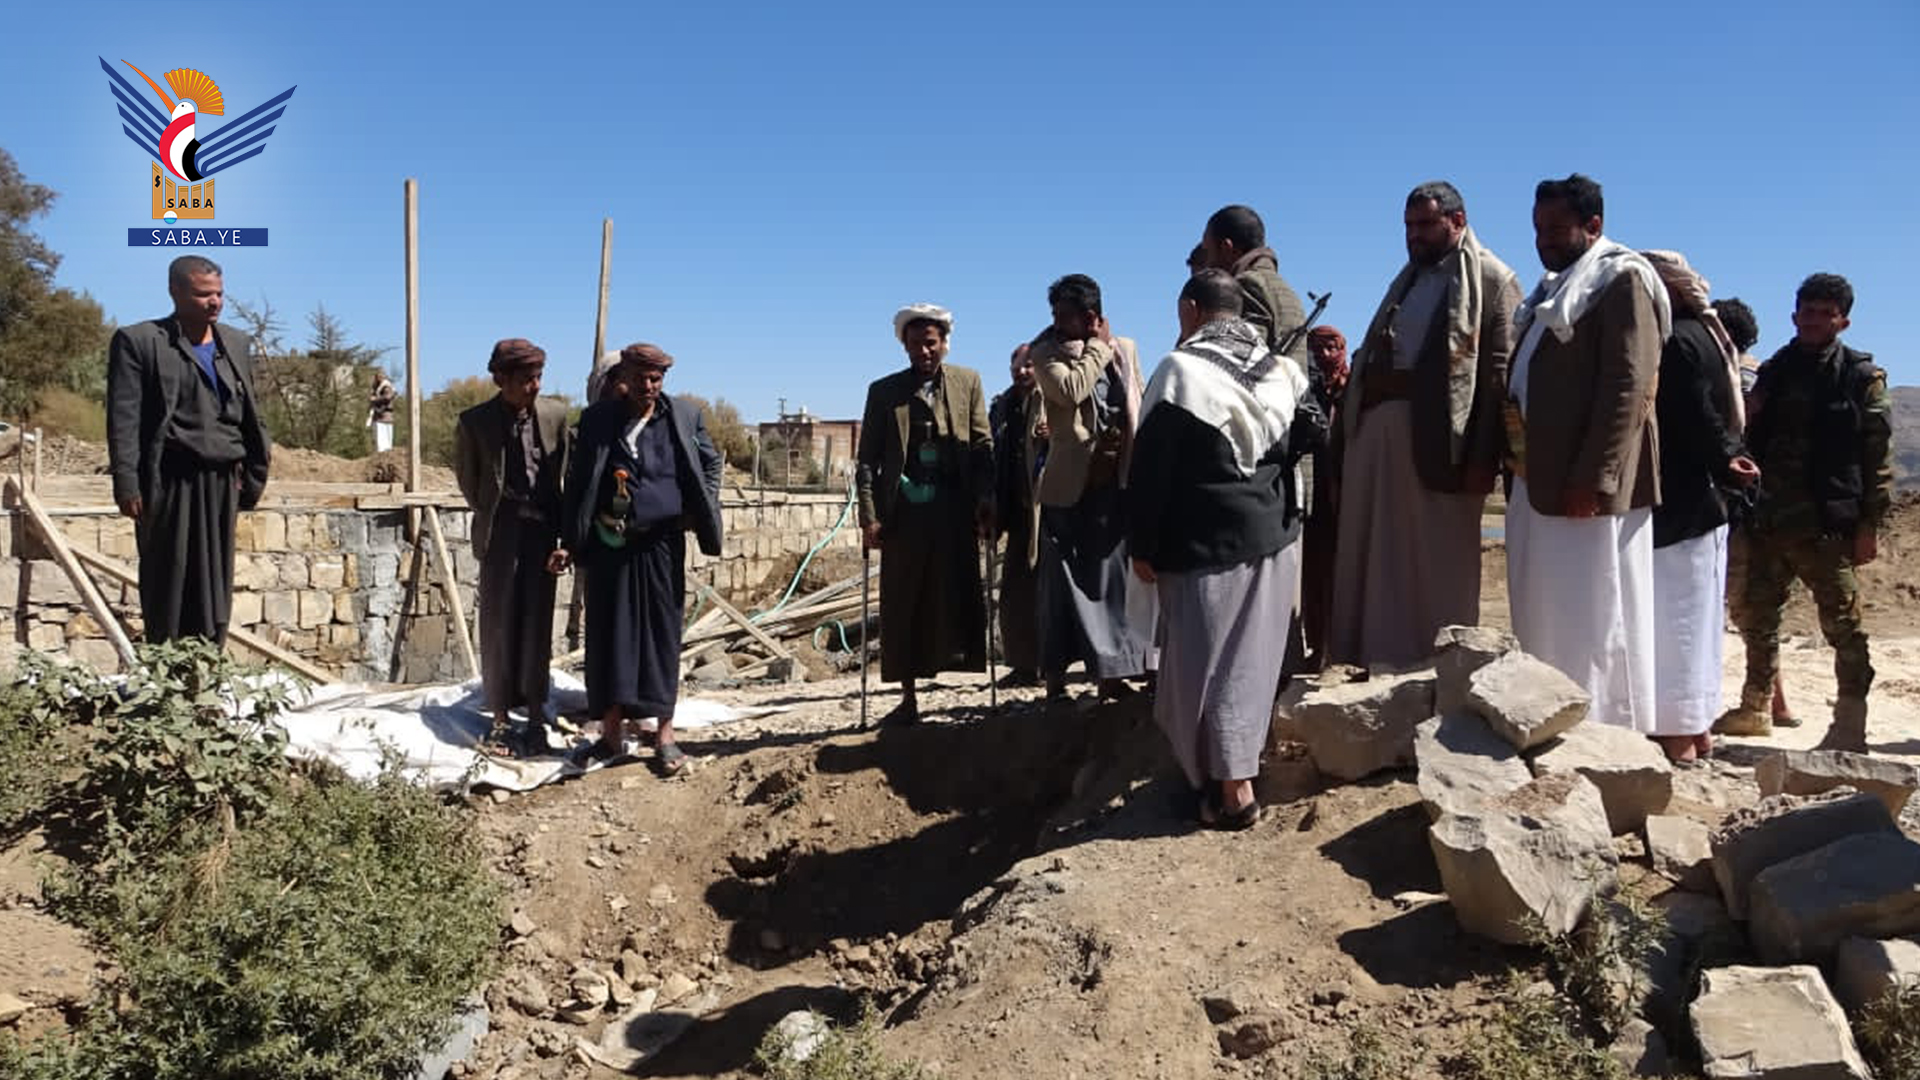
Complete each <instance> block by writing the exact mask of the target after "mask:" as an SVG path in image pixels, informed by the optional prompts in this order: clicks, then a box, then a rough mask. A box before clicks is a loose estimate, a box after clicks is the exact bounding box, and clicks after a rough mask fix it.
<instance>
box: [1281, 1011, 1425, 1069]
mask: <svg viewBox="0 0 1920 1080" xmlns="http://www.w3.org/2000/svg"><path fill="white" fill-rule="evenodd" d="M1424 1056H1425V1050H1424V1048H1422V1047H1415V1048H1414V1049H1413V1050H1412V1051H1411V1052H1401V1051H1396V1050H1394V1049H1393V1048H1391V1047H1389V1046H1388V1045H1387V1043H1386V1040H1384V1039H1382V1038H1381V1037H1380V1033H1379V1032H1378V1031H1377V1030H1375V1029H1374V1028H1372V1027H1368V1026H1365V1025H1362V1026H1360V1027H1357V1028H1355V1029H1353V1030H1352V1031H1350V1032H1348V1033H1347V1046H1346V1052H1345V1053H1329V1052H1327V1051H1325V1050H1314V1051H1312V1052H1311V1053H1309V1054H1308V1055H1307V1057H1306V1060H1305V1061H1304V1062H1302V1063H1301V1066H1300V1069H1299V1071H1298V1072H1296V1073H1295V1074H1294V1075H1295V1077H1296V1078H1297V1080H1401V1078H1402V1077H1406V1076H1411V1075H1413V1068H1414V1066H1415V1064H1416V1063H1418V1062H1419V1061H1420V1059H1421V1058H1422V1057H1424Z"/></svg>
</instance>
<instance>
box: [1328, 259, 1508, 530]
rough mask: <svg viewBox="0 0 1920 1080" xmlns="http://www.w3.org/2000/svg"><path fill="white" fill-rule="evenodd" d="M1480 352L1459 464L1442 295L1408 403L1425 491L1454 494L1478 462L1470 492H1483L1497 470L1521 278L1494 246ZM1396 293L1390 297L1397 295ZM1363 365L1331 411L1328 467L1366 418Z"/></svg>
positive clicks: (1483, 269) (1485, 266)
mask: <svg viewBox="0 0 1920 1080" xmlns="http://www.w3.org/2000/svg"><path fill="white" fill-rule="evenodd" d="M1480 281H1481V285H1480V288H1481V293H1480V295H1481V296H1482V297H1484V298H1485V300H1484V302H1483V303H1482V304H1481V308H1480V357H1479V366H1478V369H1477V370H1476V372H1475V375H1474V381H1473V413H1472V416H1471V417H1469V419H1468V420H1467V430H1466V436H1465V441H1466V452H1465V453H1464V454H1463V455H1462V461H1461V462H1460V465H1459V466H1458V467H1455V465H1454V464H1453V433H1452V429H1451V425H1450V424H1449V423H1448V412H1449V406H1450V402H1451V400H1452V388H1451V387H1450V385H1449V376H1450V374H1451V365H1452V358H1451V357H1450V356H1449V353H1448V348H1447V309H1446V305H1445V304H1444V303H1442V304H1441V305H1440V307H1439V308H1438V309H1437V310H1436V311H1435V312H1434V316H1433V322H1432V323H1431V324H1430V325H1429V326H1428V328H1427V337H1426V340H1425V341H1424V342H1422V343H1421V345H1420V354H1419V356H1417V357H1416V358H1415V359H1414V362H1413V387H1412V392H1411V395H1410V396H1411V398H1412V401H1411V404H1412V412H1413V467H1414V472H1415V474H1416V475H1418V476H1419V477H1420V483H1421V485H1422V486H1423V487H1425V488H1426V489H1427V490H1428V491H1438V492H1445V493H1448V494H1459V493H1461V492H1465V491H1467V484H1466V481H1467V474H1468V473H1469V472H1471V471H1473V470H1475V469H1476V468H1477V469H1478V470H1479V471H1480V472H1481V473H1483V474H1484V486H1482V487H1478V488H1476V489H1475V490H1473V491H1472V492H1470V494H1474V495H1485V494H1488V493H1489V492H1491V491H1492V490H1493V477H1494V476H1495V475H1496V474H1497V473H1498V472H1499V471H1500V461H1501V457H1502V456H1503V455H1504V454H1505V453H1506V444H1507V433H1506V428H1505V421H1504V420H1503V419H1502V418H1501V406H1502V404H1503V403H1504V402H1505V401H1506V397H1507V365H1508V360H1509V359H1510V358H1511V357H1512V356H1513V348H1514V344H1515V342H1514V340H1513V312H1514V309H1515V308H1517V307H1519V306H1520V281H1519V279H1518V278H1516V277H1514V275H1513V271H1512V270H1509V269H1508V268H1507V265H1506V264H1505V263H1503V262H1501V261H1500V260H1499V259H1497V258H1494V257H1493V254H1492V252H1487V253H1485V254H1484V255H1483V256H1482V257H1481V260H1480ZM1400 299H1401V297H1398V296H1396V297H1392V298H1391V302H1393V303H1398V302H1399V301H1400ZM1369 353H1370V355H1369V356H1368V357H1367V359H1368V361H1370V362H1372V363H1380V364H1385V365H1388V366H1391V365H1392V364H1393V357H1392V356H1391V355H1386V354H1385V350H1382V351H1381V354H1377V355H1376V354H1373V351H1372V349H1371V348H1370V349H1369ZM1364 379H1365V368H1362V369H1360V370H1359V371H1357V372H1355V375H1354V377H1353V378H1350V379H1348V380H1347V387H1346V390H1345V391H1344V392H1343V395H1342V397H1341V400H1340V407H1339V409H1338V411H1337V412H1336V414H1335V425H1334V434H1335V442H1334V461H1335V465H1334V470H1335V474H1336V475H1337V474H1338V471H1339V469H1340V468H1341V462H1342V459H1343V458H1344V456H1345V450H1346V443H1347V441H1348V440H1350V439H1352V438H1354V437H1355V436H1356V435H1357V434H1358V433H1359V430H1360V425H1361V424H1363V423H1365V421H1366V417H1365V414H1364V413H1363V411H1362V410H1361V408H1360V398H1361V396H1362V394H1363V393H1364V390H1363V385H1362V384H1363V380H1364Z"/></svg>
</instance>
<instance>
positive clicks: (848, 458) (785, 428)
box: [759, 398, 860, 487]
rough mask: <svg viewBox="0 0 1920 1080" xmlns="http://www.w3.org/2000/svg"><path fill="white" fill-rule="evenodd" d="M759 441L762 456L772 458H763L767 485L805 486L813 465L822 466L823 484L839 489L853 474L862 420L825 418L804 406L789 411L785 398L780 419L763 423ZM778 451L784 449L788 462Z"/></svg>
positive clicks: (781, 405) (781, 404) (761, 468)
mask: <svg viewBox="0 0 1920 1080" xmlns="http://www.w3.org/2000/svg"><path fill="white" fill-rule="evenodd" d="M759 438H760V446H761V449H762V453H763V455H764V454H766V453H768V452H769V451H771V452H772V455H773V456H772V458H771V459H769V458H767V457H764V456H763V457H762V458H761V463H760V474H761V477H762V478H763V479H764V480H766V482H768V483H770V484H805V483H807V482H808V477H807V474H808V471H809V470H808V468H807V467H808V465H810V464H811V465H817V466H819V467H820V474H819V475H820V477H821V479H822V482H823V483H825V484H827V485H829V486H833V487H838V486H840V485H841V484H843V483H844V482H845V478H846V477H847V476H848V475H850V474H851V472H852V469H853V454H854V448H855V445H856V444H857V443H858V442H859V441H860V421H858V420H827V419H823V418H821V417H818V416H815V415H813V414H812V413H810V412H808V411H807V407H806V406H805V405H802V406H800V407H799V409H797V410H796V411H794V412H788V411H787V402H786V399H785V398H782V399H780V419H778V420H775V421H773V422H771V423H763V424H761V425H760V427H759ZM779 448H785V453H786V460H785V461H782V460H780V456H781V455H780V450H779ZM789 478H790V479H789Z"/></svg>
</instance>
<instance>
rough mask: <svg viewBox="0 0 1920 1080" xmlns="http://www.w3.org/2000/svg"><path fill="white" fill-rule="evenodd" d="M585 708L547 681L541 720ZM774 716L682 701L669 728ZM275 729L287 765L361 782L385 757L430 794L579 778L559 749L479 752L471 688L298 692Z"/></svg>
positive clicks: (579, 696)
mask: <svg viewBox="0 0 1920 1080" xmlns="http://www.w3.org/2000/svg"><path fill="white" fill-rule="evenodd" d="M585 708H586V688H585V687H584V686H582V685H581V683H580V680H578V679H576V678H574V677H573V676H571V675H568V674H565V673H563V672H558V671H556V672H554V673H553V691H552V697H551V698H550V699H549V701H548V706H547V715H548V716H558V715H561V714H562V713H576V714H577V713H579V712H581V711H582V710H584V709H585ZM781 711H783V710H781V709H777V708H736V707H734V706H731V705H726V704H723V703H721V702H718V701H708V700H704V699H701V698H682V699H680V702H679V704H678V705H677V707H676V709H675V712H674V717H673V726H674V729H675V730H677V731H687V730H691V729H694V728H703V727H712V726H715V725H718V724H727V723H732V722H733V721H736V720H745V719H751V718H753V717H758V716H767V715H770V714H772V713H776V712H781ZM277 720H278V722H279V723H280V725H281V726H282V727H283V728H285V729H286V732H287V739H288V746H287V753H288V755H289V756H292V757H296V758H304V759H318V760H323V761H327V762H330V763H332V764H334V765H336V766H338V767H339V768H341V769H342V770H343V771H345V772H346V773H347V775H349V776H352V777H355V778H358V779H363V780H366V779H372V778H373V777H375V776H377V775H379V773H380V769H381V765H382V763H383V760H385V759H386V758H387V757H389V756H392V757H394V758H396V759H397V760H398V762H399V764H400V766H401V768H402V769H404V770H405V772H406V773H407V775H409V776H412V777H414V778H415V779H416V782H417V783H419V784H421V785H422V786H424V787H430V788H435V789H445V788H464V787H469V786H471V787H494V788H505V789H507V790H509V791H529V790H532V789H533V788H536V787H539V786H540V785H542V784H548V783H552V782H553V781H555V780H563V779H565V778H567V777H569V776H579V775H581V773H582V771H583V770H582V768H581V767H580V766H579V765H576V764H574V763H573V762H571V761H568V760H566V759H565V758H563V757H561V756H560V752H559V750H558V748H556V750H555V753H554V754H553V755H552V756H550V757H541V758H535V759H532V760H517V759H511V758H503V757H493V756H490V755H487V754H483V753H481V752H479V750H478V748H477V746H478V743H479V741H480V740H481V739H482V738H484V737H485V736H486V734H487V730H488V728H489V727H490V726H491V723H492V716H491V714H490V713H489V712H488V711H487V709H486V703H485V701H484V699H483V698H482V697H481V695H480V681H479V680H478V679H474V680H470V681H468V682H465V683H461V684H459V685H439V686H416V687H405V688H400V689H379V688H376V687H372V686H368V685H365V684H355V683H331V684H327V685H323V686H315V687H312V688H311V689H309V690H305V691H297V692H296V693H295V696H294V703H293V704H292V705H291V706H289V708H288V709H287V711H286V712H284V713H281V714H280V716H279V717H278V718H277Z"/></svg>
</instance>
